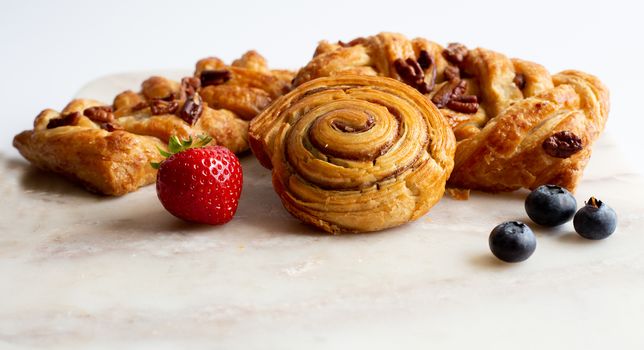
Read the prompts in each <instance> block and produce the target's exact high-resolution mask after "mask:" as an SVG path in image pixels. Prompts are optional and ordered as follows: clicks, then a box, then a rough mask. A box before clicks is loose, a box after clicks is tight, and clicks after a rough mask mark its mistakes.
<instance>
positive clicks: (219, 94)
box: [14, 51, 293, 195]
mask: <svg viewBox="0 0 644 350" xmlns="http://www.w3.org/2000/svg"><path fill="white" fill-rule="evenodd" d="M213 64H216V66H217V69H219V70H223V71H226V72H231V73H230V74H227V75H225V76H226V77H227V78H226V79H223V80H221V79H220V80H218V81H217V84H218V85H217V87H218V88H219V89H220V90H217V91H216V92H213V91H211V86H212V85H208V84H211V83H212V79H210V80H208V79H206V81H205V83H206V84H207V85H208V86H206V87H203V86H202V81H203V80H204V79H203V77H201V78H200V76H201V75H202V72H203V69H205V68H209V67H211V66H212V65H213ZM292 76H293V74H292V73H290V72H288V71H271V70H269V69H268V68H267V67H266V62H265V60H264V59H263V58H262V57H261V56H260V55H259V54H257V53H256V52H254V51H250V52H248V53H246V54H245V55H244V56H242V58H240V59H239V60H236V61H235V62H233V64H232V65H230V66H228V65H225V64H224V63H223V62H221V61H220V60H218V59H216V58H209V59H205V60H202V61H199V63H198V64H197V70H196V72H195V76H194V77H186V78H184V79H182V80H181V82H175V81H172V80H169V79H165V78H163V77H151V78H149V79H147V80H145V81H144V82H143V83H142V84H141V91H140V92H139V93H135V92H133V91H125V92H123V93H121V94H119V95H118V96H116V98H115V99H114V102H113V104H112V105H103V104H100V103H98V102H96V101H91V100H75V101H72V102H71V103H70V104H69V105H68V106H67V107H66V108H65V109H64V110H63V111H62V113H57V112H55V111H53V110H45V111H43V112H42V113H41V114H40V115H39V116H38V117H37V118H36V122H35V126H34V129H33V130H31V131H25V132H23V133H21V134H19V135H17V136H16V137H15V139H14V146H15V147H16V148H18V150H19V151H20V153H22V155H23V156H24V157H25V158H27V159H28V160H29V161H31V162H32V163H33V164H35V165H36V166H38V167H40V168H43V169H46V170H50V171H53V172H58V173H61V174H64V175H66V176H67V177H69V178H72V179H74V180H76V181H78V182H80V183H82V184H84V185H85V187H87V188H89V189H91V190H92V191H95V192H99V193H102V194H107V195H122V194H125V193H127V192H130V191H134V190H136V189H137V188H138V187H140V186H143V185H147V184H150V183H152V182H154V180H155V176H156V171H155V170H154V169H153V168H152V167H151V166H150V164H149V163H150V162H151V161H158V160H159V159H160V154H159V152H158V149H157V147H159V148H162V149H163V148H164V147H165V146H164V145H165V144H166V143H167V142H168V140H169V139H170V137H171V136H173V135H176V136H178V137H180V138H182V139H187V138H189V137H197V136H200V135H209V136H211V137H212V138H213V139H214V143H216V144H218V145H222V146H225V147H227V148H229V149H230V150H232V151H233V152H235V153H239V152H243V151H245V150H247V149H248V147H249V146H248V120H249V119H252V117H254V116H255V115H256V114H257V113H259V111H261V110H262V109H263V108H265V107H266V105H267V104H268V103H269V102H270V101H271V99H273V98H276V97H278V96H279V95H281V94H282V93H283V92H285V91H287V90H288V88H289V86H290V81H291V79H292ZM231 91H232V92H231ZM257 96H262V98H257Z"/></svg>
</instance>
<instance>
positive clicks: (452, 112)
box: [294, 33, 609, 192]
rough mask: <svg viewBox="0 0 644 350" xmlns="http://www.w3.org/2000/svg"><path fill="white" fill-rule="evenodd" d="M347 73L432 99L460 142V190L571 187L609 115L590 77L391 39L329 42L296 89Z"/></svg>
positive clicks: (455, 180) (459, 48)
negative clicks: (392, 82) (394, 83)
mask: <svg viewBox="0 0 644 350" xmlns="http://www.w3.org/2000/svg"><path fill="white" fill-rule="evenodd" d="M344 74H361V75H373V76H385V77H390V78H394V79H398V80H400V81H402V82H404V83H406V84H407V85H409V86H411V87H413V88H415V89H416V90H418V91H419V92H421V93H423V94H425V95H426V96H427V97H428V98H429V99H431V101H432V102H433V103H434V104H435V105H436V106H437V107H438V108H439V109H440V111H441V112H442V114H443V115H444V116H445V118H446V119H447V121H448V122H449V124H450V126H451V127H452V129H453V130H454V134H455V136H456V140H457V149H456V156H455V162H454V171H453V172H452V176H451V178H450V179H449V182H448V186H450V187H454V188H461V189H476V190H483V191H491V192H497V191H512V190H516V189H519V188H522V187H525V188H531V189H532V188H535V187H538V186H540V185H542V184H547V183H548V184H556V185H559V186H563V187H566V188H568V189H569V190H571V191H573V190H574V189H575V187H576V185H577V183H578V181H579V179H580V178H581V175H582V172H583V169H584V167H585V166H586V163H587V162H588V159H589V157H590V154H591V147H592V144H593V143H594V141H595V140H596V139H597V138H598V137H599V135H600V133H601V132H602V130H603V128H604V125H605V124H606V119H607V117H608V110H609V94H608V90H607V89H606V87H605V86H604V85H603V84H602V83H601V82H600V81H599V80H598V79H597V78H596V77H594V76H592V75H589V74H586V73H583V72H579V71H574V70H567V71H563V72H560V73H558V74H555V75H550V74H549V73H548V71H547V70H546V69H545V68H544V67H542V66H540V65H538V64H536V63H532V62H528V61H524V60H520V59H510V58H507V57H506V56H504V55H502V54H500V53H497V52H494V51H490V50H486V49H481V48H477V49H472V50H470V49H468V48H467V47H465V46H464V45H462V44H457V43H452V44H449V45H448V46H447V47H442V46H440V45H438V44H436V43H433V42H431V41H428V40H425V39H421V38H416V39H413V40H408V39H407V38H405V37H404V36H402V35H400V34H392V33H381V34H378V35H375V36H371V37H366V38H358V39H355V40H352V41H350V42H348V43H343V42H338V43H337V44H333V43H329V42H326V41H322V42H321V43H320V44H319V46H318V48H317V50H316V52H315V55H314V57H313V59H312V60H311V61H310V62H309V63H308V64H307V65H306V66H305V67H303V68H302V69H301V70H300V71H299V72H298V74H297V76H296V77H295V79H294V85H296V86H297V85H299V84H302V83H304V82H306V81H309V80H312V79H315V78H318V77H336V76H342V75H344Z"/></svg>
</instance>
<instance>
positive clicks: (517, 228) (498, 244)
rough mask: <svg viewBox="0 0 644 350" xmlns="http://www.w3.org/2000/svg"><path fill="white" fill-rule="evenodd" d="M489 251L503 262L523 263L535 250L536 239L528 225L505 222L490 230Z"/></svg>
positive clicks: (517, 222)
mask: <svg viewBox="0 0 644 350" xmlns="http://www.w3.org/2000/svg"><path fill="white" fill-rule="evenodd" d="M489 243H490V250H492V254H494V256H496V257H497V258H499V259H501V260H503V261H505V262H510V263H513V262H520V261H524V260H526V259H527V258H529V257H530V255H532V253H534V250H535V249H536V248H537V239H536V237H535V236H534V233H532V230H531V229H530V227H528V225H526V224H524V223H522V222H519V221H506V222H504V223H502V224H500V225H498V226H497V227H495V228H494V230H492V232H491V233H490V238H489Z"/></svg>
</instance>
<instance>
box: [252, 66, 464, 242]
mask: <svg viewBox="0 0 644 350" xmlns="http://www.w3.org/2000/svg"><path fill="white" fill-rule="evenodd" d="M249 138H250V142H251V148H252V150H253V153H255V155H256V156H257V158H258V160H259V161H260V162H261V163H262V165H264V166H265V167H267V168H269V169H272V172H273V186H274V188H275V191H276V192H277V193H278V195H279V196H280V198H281V200H282V203H283V204H284V207H285V208H286V209H287V210H288V211H289V212H290V213H291V214H293V215H294V216H295V217H297V218H299V219H301V220H302V221H304V222H306V223H309V224H312V225H315V226H317V227H319V228H321V229H323V230H325V231H327V232H331V233H343V232H369V231H378V230H382V229H386V228H389V227H393V226H398V225H401V224H404V223H406V222H408V221H410V220H415V219H417V218H418V217H420V216H422V215H423V214H425V213H427V211H429V209H430V208H431V207H432V206H433V205H434V204H435V203H436V202H437V201H438V200H439V199H440V198H441V197H442V195H443V193H444V190H445V182H446V180H447V178H448V176H449V174H450V172H451V170H452V166H453V156H454V149H455V141H454V135H453V133H452V132H451V130H450V128H449V125H448V124H447V122H446V121H445V119H444V118H443V117H442V116H441V114H440V112H439V111H438V110H437V109H436V108H435V107H434V106H433V105H432V104H431V103H430V102H429V101H428V100H427V99H426V98H425V97H424V96H423V95H421V94H420V93H418V92H417V91H416V90H415V89H413V88H411V87H409V86H407V85H405V84H403V83H400V82H398V81H396V80H394V79H388V78H380V77H368V76H348V75H347V76H339V77H333V78H320V79H316V80H313V81H310V82H308V83H305V84H302V85H301V86H299V87H298V88H297V89H294V90H293V91H291V92H290V93H288V94H287V95H284V96H282V97H280V98H279V99H277V100H276V101H275V102H274V103H273V104H272V105H271V106H270V107H268V108H267V109H266V110H265V111H264V112H262V113H261V114H260V115H259V116H258V117H257V118H255V119H253V120H252V121H251V124H250V128H249Z"/></svg>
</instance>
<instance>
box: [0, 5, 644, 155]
mask: <svg viewBox="0 0 644 350" xmlns="http://www.w3.org/2000/svg"><path fill="white" fill-rule="evenodd" d="M636 3H637V2H636V1H631V2H630V4H629V3H628V2H623V3H620V2H619V1H581V2H564V1H542V0H540V1H531V2H527V3H522V2H519V1H507V2H496V3H495V2H493V1H489V0H487V1H476V2H471V3H467V2H466V1H440V2H431V1H417V2H404V1H396V0H390V1H364V2H350V1H348V0H345V1H329V0H320V1H316V2H305V1H293V2H276V1H248V2H242V1H227V2H214V1H210V2H206V1H202V2H199V1H101V2H96V1H57V2H54V1H6V2H4V4H3V6H2V12H1V13H0V28H1V30H0V45H1V46H0V47H1V52H2V54H1V55H0V62H1V64H0V79H1V80H0V81H2V85H1V89H2V90H1V93H0V96H2V117H1V119H0V120H1V123H2V124H1V125H2V127H1V128H0V137H1V140H2V141H0V152H8V153H9V154H12V155H15V154H17V153H16V152H15V151H14V150H13V149H12V147H11V139H12V137H13V135H14V134H16V133H17V132H19V131H21V130H23V129H28V128H30V127H31V123H32V121H33V118H34V117H35V116H36V115H37V113H38V112H39V111H40V110H42V109H44V108H55V109H60V108H62V107H63V106H64V105H65V104H66V103H67V102H68V101H69V99H70V98H71V97H72V96H73V95H74V94H75V93H76V91H78V89H80V88H81V86H82V85H84V84H85V83H86V82H88V81H90V80H92V79H94V78H97V77H100V76H103V75H106V74H111V73H118V72H126V71H135V70H157V69H166V68H183V69H191V68H192V67H193V65H194V63H195V62H196V60H197V59H199V58H202V57H205V56H209V55H215V56H219V57H221V58H223V59H225V60H226V61H230V60H232V59H234V58H236V57H238V56H239V55H241V54H242V53H243V52H244V51H246V50H247V49H256V50H258V51H259V52H260V53H262V54H263V55H264V56H265V57H266V58H267V59H268V60H269V63H270V64H271V66H273V67H283V68H292V69H296V68H298V67H299V66H301V65H304V64H305V63H306V62H307V61H308V60H309V58H310V57H311V55H312V53H313V51H314V49H315V46H316V43H317V41H318V40H321V39H328V40H339V39H342V40H350V39H352V38H354V37H357V36H365V35H371V34H375V33H378V32H380V31H397V32H401V33H403V34H405V35H407V36H409V37H415V36H422V37H426V38H429V39H431V40H433V41H436V42H439V43H443V44H445V43H447V42H450V41H459V42H463V43H465V44H467V45H468V46H481V47H486V48H490V49H494V50H496V51H500V52H503V53H505V54H507V55H509V56H513V57H520V58H524V59H528V60H532V61H535V62H538V63H541V64H543V65H544V66H546V67H547V68H548V69H549V70H550V71H551V72H557V71H559V70H562V69H567V68H575V69H579V70H584V71H587V72H590V73H593V74H595V75H597V76H599V77H600V78H601V79H602V80H603V81H604V82H605V83H606V84H607V85H608V87H609V88H610V90H611V94H612V95H611V103H612V110H611V114H610V118H609V124H608V129H609V132H610V133H611V134H613V135H614V137H615V138H617V139H618V141H619V142H620V143H621V145H622V148H623V150H624V151H626V152H629V151H631V154H630V155H631V159H633V160H634V162H633V163H634V165H635V166H639V164H638V163H636V162H635V160H636V159H637V160H638V161H639V158H640V157H639V156H638V152H639V150H641V149H643V148H644V147H643V145H644V142H643V139H644V137H642V135H641V133H642V132H641V130H642V127H643V126H644V123H643V120H644V95H642V92H641V85H642V84H641V82H642V81H643V78H644V74H643V73H642V68H641V67H642V62H644V55H643V54H642V52H643V51H644V50H642V48H643V44H642V43H643V42H644V38H642V36H644V25H643V23H642V22H644V18H643V17H642V16H643V14H644V11H643V10H642V8H641V7H636V6H638V5H636ZM634 4H635V5H634ZM635 151H637V152H635Z"/></svg>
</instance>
